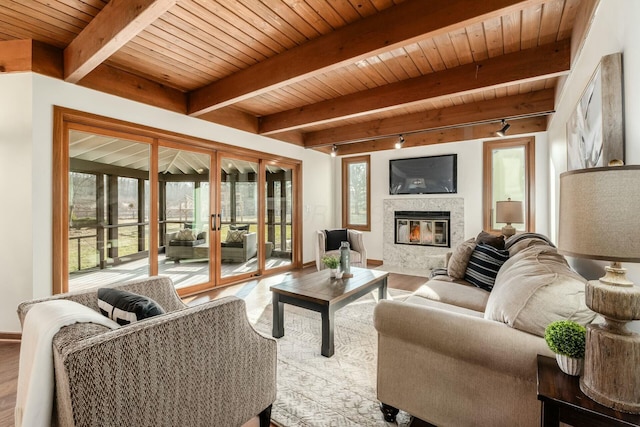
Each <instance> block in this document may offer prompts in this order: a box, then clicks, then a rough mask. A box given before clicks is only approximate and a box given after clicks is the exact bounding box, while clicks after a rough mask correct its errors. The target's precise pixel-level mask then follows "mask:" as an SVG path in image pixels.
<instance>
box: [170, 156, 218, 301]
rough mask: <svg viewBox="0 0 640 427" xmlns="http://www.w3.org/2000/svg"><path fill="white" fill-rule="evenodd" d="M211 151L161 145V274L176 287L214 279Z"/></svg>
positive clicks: (203, 282)
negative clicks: (205, 151)
mask: <svg viewBox="0 0 640 427" xmlns="http://www.w3.org/2000/svg"><path fill="white" fill-rule="evenodd" d="M210 165H211V155H209V154H206V153H200V152H194V151H189V150H185V149H178V148H171V147H164V146H160V147H159V148H158V196H159V197H158V199H159V209H158V216H159V223H158V234H159V235H158V273H159V274H162V275H166V276H169V277H171V279H172V280H173V283H174V284H175V286H176V289H184V288H185V287H190V286H194V285H201V284H209V283H211V276H212V275H211V268H210V265H211V264H210V258H211V251H210V248H211V245H210V243H211V232H210V230H211V227H210V216H211V200H210V191H211V185H210V184H209V179H210V173H209V169H210Z"/></svg>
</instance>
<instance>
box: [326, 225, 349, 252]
mask: <svg viewBox="0 0 640 427" xmlns="http://www.w3.org/2000/svg"><path fill="white" fill-rule="evenodd" d="M324 233H325V236H327V239H326V240H325V247H324V250H325V251H335V250H336V249H340V245H341V244H342V242H348V241H349V238H348V236H347V230H346V229H339V230H324Z"/></svg>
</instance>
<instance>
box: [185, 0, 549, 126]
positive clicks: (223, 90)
mask: <svg viewBox="0 0 640 427" xmlns="http://www.w3.org/2000/svg"><path fill="white" fill-rule="evenodd" d="M541 2H542V0H526V1H523V0H483V1H468V0H431V1H428V2H427V1H424V0H408V1H406V2H404V3H401V4H399V5H396V6H393V7H390V8H388V9H385V10H383V11H382V12H380V13H377V14H375V15H372V16H369V17H367V18H364V19H362V20H359V21H356V22H354V23H353V24H350V25H347V26H344V27H342V28H339V29H337V30H336V31H333V32H331V33H329V34H326V35H323V36H321V37H318V38H316V39H313V40H311V41H309V42H307V43H305V44H303V45H300V46H297V47H295V48H292V49H289V50H287V51H285V52H283V53H281V54H279V55H276V56H274V57H271V58H269V59H267V60H266V61H262V62H260V63H258V64H255V65H253V66H251V67H249V68H247V69H245V70H243V71H240V72H238V73H235V74H233V75H231V76H229V77H225V78H223V79H221V80H218V81H216V82H214V83H211V84H210V85H207V86H205V87H202V88H200V89H198V90H195V91H193V92H191V94H190V100H189V114H191V115H195V116H198V115H200V114H203V113H205V112H207V111H211V110H213V109H216V108H221V107H224V106H227V105H231V104H233V103H237V102H240V101H243V100H245V99H248V98H251V97H254V96H258V95H261V94H264V93H265V92H267V91H271V90H274V89H277V88H280V87H282V86H285V85H290V84H292V83H295V82H298V81H300V80H303V79H305V78H308V77H310V76H312V75H316V74H320V73H325V72H327V71H330V70H333V69H336V68H339V67H342V66H344V65H347V64H351V63H354V62H356V61H359V60H362V59H365V58H369V57H372V56H375V55H377V54H379V53H382V52H389V51H391V50H393V49H396V48H398V47H401V46H404V45H407V44H411V43H413V42H416V41H418V40H420V39H425V38H430V37H435V36H437V35H440V34H444V33H446V32H450V31H453V30H456V29H462V28H465V27H467V26H469V25H472V24H475V23H480V22H483V21H485V20H487V19H491V18H496V17H499V16H503V15H506V14H509V13H511V12H513V11H515V10H519V8H522V7H523V6H530V5H533V4H536V3H541ZM392 23H394V24H395V25H392Z"/></svg>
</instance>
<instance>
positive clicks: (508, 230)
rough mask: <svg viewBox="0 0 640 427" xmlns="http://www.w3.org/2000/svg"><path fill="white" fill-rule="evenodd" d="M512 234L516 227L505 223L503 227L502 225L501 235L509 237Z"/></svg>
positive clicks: (514, 232)
mask: <svg viewBox="0 0 640 427" xmlns="http://www.w3.org/2000/svg"><path fill="white" fill-rule="evenodd" d="M514 234H516V228H515V227H514V226H513V225H511V224H507V225H505V226H504V227H502V235H503V236H504V237H507V238H509V237H511V236H513V235H514Z"/></svg>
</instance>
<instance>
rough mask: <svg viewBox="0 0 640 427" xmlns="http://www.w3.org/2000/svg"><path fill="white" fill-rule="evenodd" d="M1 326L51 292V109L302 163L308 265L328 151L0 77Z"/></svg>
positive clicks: (328, 214) (328, 194) (11, 325)
mask: <svg viewBox="0 0 640 427" xmlns="http://www.w3.org/2000/svg"><path fill="white" fill-rule="evenodd" d="M0 93H2V94H3V96H2V97H1V98H0V201H1V203H2V208H0V223H2V224H3V237H4V241H5V242H6V243H5V244H4V245H1V246H0V271H2V272H3V280H2V281H0V291H1V292H2V296H3V298H2V299H1V300H0V331H2V332H17V331H19V330H20V325H19V322H18V319H17V316H16V314H15V312H16V307H17V305H18V304H19V303H20V302H21V301H24V300H27V299H30V298H35V297H41V296H46V295H50V294H51V271H52V259H53V254H52V250H51V246H52V236H51V233H52V222H51V220H52V218H51V212H52V200H51V198H52V194H51V191H52V190H51V189H52V183H51V177H52V162H53V161H52V141H53V106H54V105H58V106H62V107H68V108H73V109H76V110H81V111H85V112H89V113H94V114H99V115H103V116H107V117H112V118H115V119H120V120H126V121H129V122H133V123H138V124H142V125H146V126H151V127H156V128H160V129H165V130H169V131H173V132H178V133H182V134H186V135H192V136H195V137H200V138H204V139H209V140H213V141H218V142H223V143H227V144H231V145H236V146H241V147H246V148H250V149H254V150H259V151H262V152H267V153H277V154H279V155H282V156H286V157H290V158H293V159H299V160H302V162H303V165H302V172H303V173H302V178H303V198H304V200H303V262H309V261H312V260H314V259H315V258H314V247H313V241H312V239H310V238H308V237H307V236H312V235H313V231H314V230H316V229H320V228H327V226H328V225H330V224H332V223H333V222H334V218H333V212H334V206H333V192H332V187H331V185H327V181H326V180H327V177H331V176H332V162H331V159H330V157H329V156H328V155H326V154H322V153H318V152H317V151H313V150H305V149H304V148H301V147H298V146H295V145H292V144H287V143H284V142H280V141H276V140H273V139H270V138H265V137H261V136H258V135H254V134H251V133H247V132H242V131H238V130H235V129H231V128H228V127H225V126H220V125H216V124H214V123H209V122H206V121H203V120H198V119H194V118H191V117H188V116H185V115H182V114H177V113H172V112H169V111H165V110H162V109H159V108H155V107H151V106H148V105H145V104H140V103H137V102H133V101H129V100H126V99H122V98H118V97H116V96H112V95H108V94H104V93H101V92H97V91H93V90H90V89H86V88H83V87H80V86H76V85H72V84H68V83H65V82H63V81H60V80H56V79H52V78H49V77H45V76H41V75H38V74H32V73H24V74H8V75H1V76H0Z"/></svg>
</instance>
